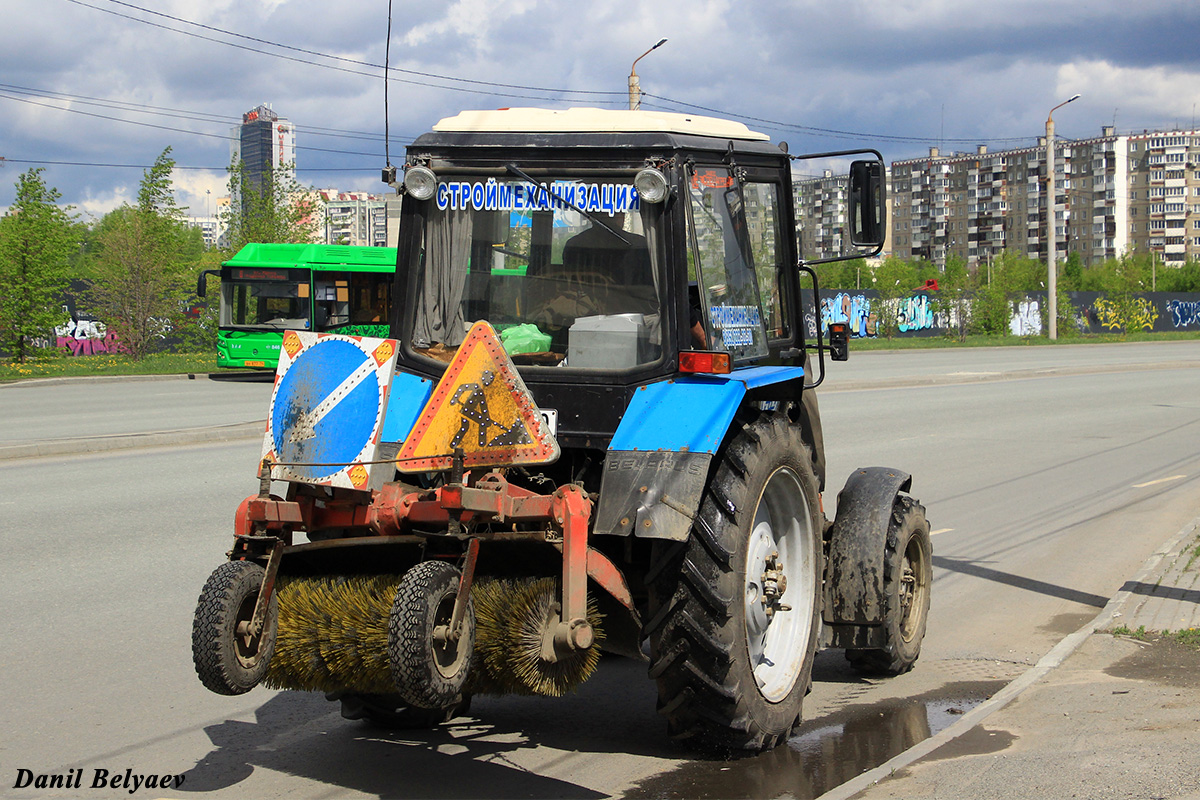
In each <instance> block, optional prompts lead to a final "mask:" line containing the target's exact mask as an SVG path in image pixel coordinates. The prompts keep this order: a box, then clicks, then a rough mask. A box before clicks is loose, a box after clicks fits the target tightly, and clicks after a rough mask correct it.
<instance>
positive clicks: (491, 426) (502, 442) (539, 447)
mask: <svg viewBox="0 0 1200 800" xmlns="http://www.w3.org/2000/svg"><path fill="white" fill-rule="evenodd" d="M455 450H462V453H463V464H464V466H466V467H468V468H469V467H477V466H489V467H498V466H507V465H510V464H548V463H550V462H552V461H554V460H555V459H557V458H558V454H559V448H558V442H556V441H555V440H554V437H553V436H551V435H550V432H549V430H548V429H547V428H546V424H545V423H544V422H543V421H542V415H541V413H540V412H539V411H538V409H537V406H536V405H534V402H533V398H532V396H530V394H529V390H528V389H526V388H525V383H524V381H522V380H521V376H520V375H518V374H517V371H516V368H514V367H513V365H512V361H510V360H509V358H508V354H507V353H505V352H504V346H503V345H502V344H501V343H500V340H499V338H498V337H497V336H496V333H495V331H493V330H492V327H491V326H490V325H488V324H487V323H486V322H477V323H475V325H474V326H473V327H472V328H471V330H470V332H469V333H468V334H467V337H466V338H465V339H464V340H463V343H462V344H461V345H459V347H458V351H457V353H455V356H454V360H453V361H451V362H450V366H448V367H447V368H446V372H445V374H444V375H442V379H441V381H439V382H438V385H437V387H436V388H435V389H434V390H433V394H432V395H431V396H430V398H429V402H428V403H426V405H425V408H424V409H423V410H422V411H421V414H420V415H419V416H418V417H417V421H416V423H415V424H414V425H413V427H412V432H411V433H409V436H408V438H407V439H406V440H405V441H404V444H403V445H402V446H401V448H400V452H399V453H398V454H397V459H398V460H399V463H398V464H397V467H398V468H399V469H401V470H402V471H404V472H426V471H429V470H443V469H449V468H450V466H451V463H452V460H453V457H454V452H455Z"/></svg>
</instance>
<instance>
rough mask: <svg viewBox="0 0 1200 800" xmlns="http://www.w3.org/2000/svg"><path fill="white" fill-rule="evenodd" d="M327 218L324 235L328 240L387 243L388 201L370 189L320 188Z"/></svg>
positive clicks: (381, 244) (378, 244)
mask: <svg viewBox="0 0 1200 800" xmlns="http://www.w3.org/2000/svg"><path fill="white" fill-rule="evenodd" d="M319 195H320V198H321V204H322V206H324V209H325V218H324V224H323V231H322V236H321V238H322V239H323V241H324V242H325V243H326V244H350V245H358V246H364V247H386V246H388V216H387V215H388V212H387V201H386V199H385V197H384V196H383V195H380V194H370V193H368V192H340V191H338V190H337V189H322V190H321V191H320V192H319Z"/></svg>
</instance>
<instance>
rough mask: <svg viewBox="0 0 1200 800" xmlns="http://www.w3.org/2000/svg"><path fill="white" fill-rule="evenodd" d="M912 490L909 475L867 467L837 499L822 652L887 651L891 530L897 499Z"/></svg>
mask: <svg viewBox="0 0 1200 800" xmlns="http://www.w3.org/2000/svg"><path fill="white" fill-rule="evenodd" d="M911 486H912V476H911V475H909V474H908V473H907V472H904V471H902V470H898V469H888V468H887V467H865V468H863V469H859V470H857V471H855V472H854V474H853V475H851V476H850V478H849V479H848V480H847V481H846V485H845V486H844V487H843V488H842V491H841V492H840V493H839V494H838V504H837V508H838V511H837V518H836V519H835V520H834V522H833V526H832V527H831V528H830V530H829V532H828V534H827V537H826V538H827V540H828V544H827V555H826V559H825V565H826V566H825V604H824V612H823V619H824V623H825V625H824V630H823V632H822V645H823V646H825V647H878V646H881V645H882V637H883V634H884V631H883V629H882V627H881V624H882V623H883V615H884V602H883V591H884V586H883V582H884V576H883V561H884V555H885V553H886V550H887V532H888V525H889V523H890V521H891V518H892V504H893V503H894V502H895V500H896V495H897V494H899V493H900V492H907V491H908V490H909V488H910V487H911Z"/></svg>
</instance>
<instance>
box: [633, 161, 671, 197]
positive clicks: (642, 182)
mask: <svg viewBox="0 0 1200 800" xmlns="http://www.w3.org/2000/svg"><path fill="white" fill-rule="evenodd" d="M633 185H634V187H635V188H636V189H637V191H638V196H639V197H641V198H642V199H643V200H645V201H646V202H647V203H661V202H662V201H663V200H666V199H667V177H666V176H665V175H663V174H662V173H661V172H659V171H658V170H656V169H654V168H653V167H647V168H646V169H643V170H641V171H640V172H638V174H637V175H635V176H634V178H633Z"/></svg>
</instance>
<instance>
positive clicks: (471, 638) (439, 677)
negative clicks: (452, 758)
mask: <svg viewBox="0 0 1200 800" xmlns="http://www.w3.org/2000/svg"><path fill="white" fill-rule="evenodd" d="M460 577H461V576H460V573H459V571H458V570H457V569H456V568H454V567H453V566H451V565H450V564H447V563H446V562H444V561H422V562H421V563H419V564H417V565H416V566H415V567H413V568H412V569H410V570H409V571H408V572H406V573H404V577H403V578H401V579H400V585H399V587H397V589H396V600H395V603H394V604H393V605H392V613H391V616H390V617H389V619H388V658H389V660H390V661H391V664H392V679H393V680H394V682H395V684H396V691H397V692H398V693H399V694H400V696H401V697H402V698H403V699H404V700H405V701H406V702H407V703H409V704H411V705H413V706H416V707H418V708H444V707H446V706H449V705H451V704H453V703H454V702H456V698H459V697H460V695H461V694H462V691H463V686H464V685H465V684H466V682H467V674H468V673H469V672H470V671H471V663H472V653H473V650H474V648H475V609H474V606H473V604H472V603H471V602H470V600H468V602H467V608H466V614H465V616H464V617H463V620H462V627H461V629H460V631H459V636H458V638H457V639H452V638H450V637H448V636H446V635H445V630H446V628H447V626H449V625H450V622H451V618H452V617H453V613H454V601H455V598H456V597H457V596H458V582H459V579H460Z"/></svg>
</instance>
